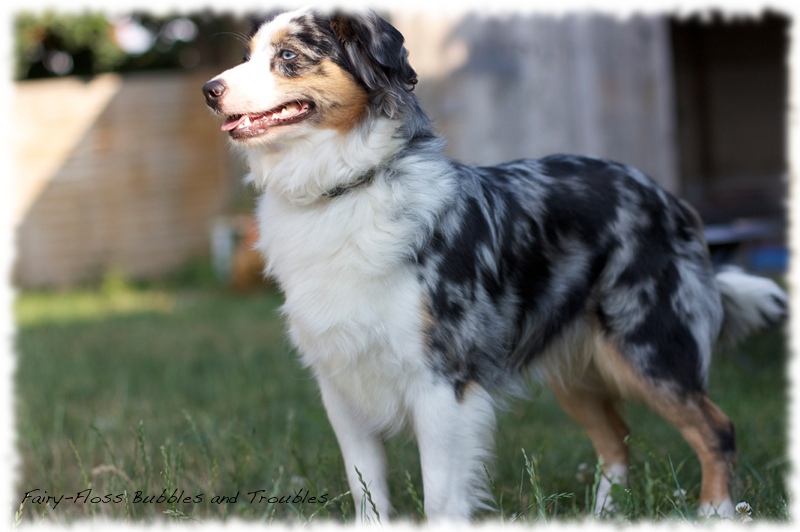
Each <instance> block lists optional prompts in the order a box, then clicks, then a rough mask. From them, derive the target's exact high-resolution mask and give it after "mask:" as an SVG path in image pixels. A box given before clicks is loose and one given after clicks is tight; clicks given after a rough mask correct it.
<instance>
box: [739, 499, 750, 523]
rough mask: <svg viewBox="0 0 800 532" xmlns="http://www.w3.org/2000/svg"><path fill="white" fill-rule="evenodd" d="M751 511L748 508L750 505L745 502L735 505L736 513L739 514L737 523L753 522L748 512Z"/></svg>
mask: <svg viewBox="0 0 800 532" xmlns="http://www.w3.org/2000/svg"><path fill="white" fill-rule="evenodd" d="M752 510H753V509H752V508H750V505H749V504H747V503H746V502H744V501H742V502H740V503H739V504H737V505H736V513H737V514H739V522H740V523H750V522H751V521H753V518H752V517H750V512H751V511H752Z"/></svg>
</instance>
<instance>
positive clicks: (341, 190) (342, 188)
mask: <svg viewBox="0 0 800 532" xmlns="http://www.w3.org/2000/svg"><path fill="white" fill-rule="evenodd" d="M377 173H378V169H377V168H371V169H370V170H368V171H367V172H365V173H364V174H362V175H361V177H359V178H358V179H356V180H355V181H353V182H351V183H348V184H346V185H339V186H337V187H333V188H332V189H330V190H327V191H325V192H323V193H322V197H323V198H336V197H338V196H341V195H343V194H346V193H348V192H350V191H351V190H353V189H354V188H358V187H360V186H362V185H364V186H366V185H369V184H370V183H371V182H372V180H373V179H374V178H375V174H377Z"/></svg>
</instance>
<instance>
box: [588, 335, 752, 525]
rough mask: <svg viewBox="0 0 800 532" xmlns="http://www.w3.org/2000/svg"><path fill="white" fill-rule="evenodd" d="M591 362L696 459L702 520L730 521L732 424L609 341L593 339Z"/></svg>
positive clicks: (697, 395)
mask: <svg viewBox="0 0 800 532" xmlns="http://www.w3.org/2000/svg"><path fill="white" fill-rule="evenodd" d="M596 343H597V347H598V353H597V354H598V356H597V358H596V362H597V365H598V368H599V369H600V371H601V373H602V374H603V377H604V378H605V380H606V382H610V383H613V385H614V386H615V387H616V388H617V389H618V390H620V391H621V392H622V393H623V395H624V396H625V397H630V398H635V399H639V400H641V401H643V402H644V403H645V404H647V405H648V406H649V407H650V408H651V409H653V410H655V411H656V412H657V413H658V414H660V415H661V416H662V417H663V418H664V419H665V420H667V421H668V422H669V423H671V424H672V425H673V426H674V427H675V428H676V429H678V431H680V433H681V435H682V436H683V438H684V439H685V440H686V442H687V443H688V444H689V446H690V447H691V448H692V449H693V450H694V452H695V453H696V454H697V457H698V459H699V460H700V467H701V471H702V485H701V490H700V509H699V513H700V515H701V516H713V515H718V516H720V517H726V518H729V517H732V516H733V512H734V508H733V503H732V501H731V496H730V492H729V488H728V484H729V481H730V469H731V467H732V466H733V465H734V463H735V461H736V441H735V436H734V428H733V424H732V423H731V422H730V420H729V419H728V418H727V416H725V414H724V413H723V412H722V410H720V409H719V408H718V407H717V406H716V405H715V404H714V403H713V402H712V401H711V399H710V398H709V397H708V395H707V394H706V393H705V391H704V390H693V389H685V387H682V386H681V385H680V384H679V383H678V382H677V381H675V380H670V379H669V376H668V375H664V376H663V378H659V379H657V378H655V377H650V376H646V375H643V374H642V372H640V371H637V369H636V368H635V366H634V364H633V363H631V362H630V360H629V359H628V358H626V357H625V356H623V353H622V351H621V350H620V349H619V348H618V347H617V345H616V344H615V343H614V342H612V341H611V340H609V339H607V338H605V337H603V336H602V335H598V337H597V342H596Z"/></svg>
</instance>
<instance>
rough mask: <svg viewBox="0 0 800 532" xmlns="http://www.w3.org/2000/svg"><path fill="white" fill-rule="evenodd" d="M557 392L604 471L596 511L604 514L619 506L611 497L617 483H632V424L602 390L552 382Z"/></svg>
mask: <svg viewBox="0 0 800 532" xmlns="http://www.w3.org/2000/svg"><path fill="white" fill-rule="evenodd" d="M552 389H553V393H554V394H555V396H556V399H558V402H559V403H560V404H561V407H562V408H563V409H564V411H565V412H566V413H567V414H569V415H570V416H572V418H573V419H575V421H577V422H578V423H580V424H581V425H582V426H583V427H584V428H585V429H586V432H587V433H588V434H589V438H590V439H591V440H592V445H593V446H594V450H595V452H596V453H597V457H598V459H600V460H602V464H603V471H602V476H601V477H600V483H599V485H598V487H597V494H596V498H595V506H594V513H595V516H598V517H599V516H600V515H602V514H603V513H605V512H609V511H613V510H614V509H616V507H617V506H616V504H615V503H614V501H613V500H612V499H611V488H612V486H613V485H615V484H621V485H623V486H625V485H627V483H628V447H627V445H626V443H625V437H626V436H627V435H628V433H629V431H628V427H627V425H625V422H624V421H623V420H622V418H621V417H620V415H619V413H618V412H617V409H616V406H615V404H614V398H613V397H612V396H611V395H610V394H608V393H604V392H601V391H594V390H593V391H588V390H584V389H582V388H579V387H578V386H577V385H576V386H570V385H566V386H562V385H560V384H553V385H552Z"/></svg>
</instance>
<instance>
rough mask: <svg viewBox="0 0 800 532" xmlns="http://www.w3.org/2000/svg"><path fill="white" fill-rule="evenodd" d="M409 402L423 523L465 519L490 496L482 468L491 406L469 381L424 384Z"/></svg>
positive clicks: (491, 420) (488, 452)
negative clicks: (417, 454)
mask: <svg viewBox="0 0 800 532" xmlns="http://www.w3.org/2000/svg"><path fill="white" fill-rule="evenodd" d="M411 401H412V405H413V406H412V411H413V423H414V432H415V434H416V437H417V444H418V446H419V452H420V464H421V466H422V483H423V488H424V492H425V514H426V516H427V518H428V520H429V521H433V522H436V521H465V520H467V519H469V518H470V517H471V516H472V514H473V513H474V511H475V510H476V509H478V508H480V507H482V506H486V502H487V501H488V500H490V499H491V494H490V493H489V492H488V490H487V489H486V486H487V481H488V478H487V476H486V470H485V466H486V465H487V464H488V462H489V460H490V458H491V453H492V447H493V431H494V426H495V411H494V404H493V401H492V399H491V397H490V396H489V393H488V392H487V391H486V390H485V389H484V388H482V387H481V386H480V385H478V384H476V383H474V382H470V383H467V384H466V385H465V386H463V387H458V389H455V390H454V388H453V387H452V386H450V385H448V384H447V383H444V382H441V381H440V382H430V383H428V384H427V385H425V386H421V387H420V389H418V390H416V394H415V396H414V397H413V398H411Z"/></svg>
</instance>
